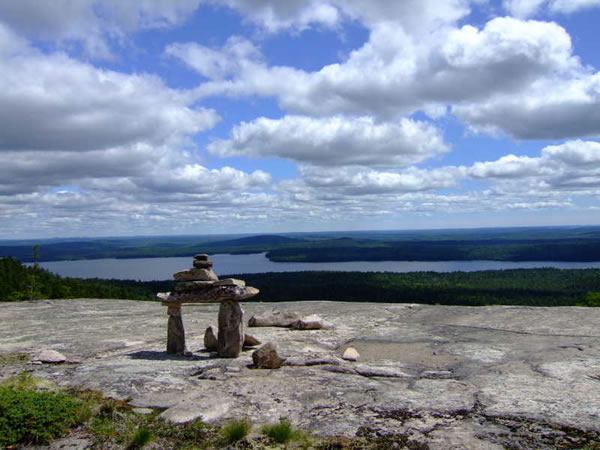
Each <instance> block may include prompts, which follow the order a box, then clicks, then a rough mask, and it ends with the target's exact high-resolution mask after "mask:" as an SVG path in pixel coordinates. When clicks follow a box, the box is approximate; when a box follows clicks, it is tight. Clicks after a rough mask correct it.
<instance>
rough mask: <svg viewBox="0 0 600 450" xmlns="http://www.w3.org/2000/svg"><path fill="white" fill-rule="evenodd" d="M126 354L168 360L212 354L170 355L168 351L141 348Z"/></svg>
mask: <svg viewBox="0 0 600 450" xmlns="http://www.w3.org/2000/svg"><path fill="white" fill-rule="evenodd" d="M126 356H129V357H130V358H131V359H148V360H152V361H167V360H176V361H188V360H192V361H199V360H202V361H203V360H206V359H210V355H194V354H190V355H189V356H188V355H170V354H168V353H167V352H161V351H157V350H141V351H139V352H132V353H128V354H127V355H126Z"/></svg>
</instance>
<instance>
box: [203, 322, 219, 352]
mask: <svg viewBox="0 0 600 450" xmlns="http://www.w3.org/2000/svg"><path fill="white" fill-rule="evenodd" d="M217 344H218V341H217V332H216V330H215V327H213V326H212V325H209V327H208V328H207V329H206V331H205V332H204V348H206V350H210V351H212V352H216V351H217V346H218V345H217Z"/></svg>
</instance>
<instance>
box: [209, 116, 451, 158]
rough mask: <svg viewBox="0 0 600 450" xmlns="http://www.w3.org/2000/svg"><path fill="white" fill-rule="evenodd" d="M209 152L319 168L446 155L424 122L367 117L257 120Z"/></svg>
mask: <svg viewBox="0 0 600 450" xmlns="http://www.w3.org/2000/svg"><path fill="white" fill-rule="evenodd" d="M208 150H209V151H210V152H211V153H213V154H215V155H218V156H221V157H226V156H239V155H242V156H248V157H270V156H271V157H273V156H274V157H280V158H287V159H292V160H295V161H299V162H305V163H310V164H313V165H323V166H343V165H363V166H372V167H381V166H388V165H392V166H407V165H409V164H413V163H417V162H420V161H423V160H425V159H428V158H431V157H432V156H435V155H438V154H441V153H444V152H446V151H448V150H449V148H448V146H447V145H446V144H445V143H444V141H443V137H442V135H441V133H440V132H439V130H437V129H436V128H435V127H434V126H433V125H431V124H429V123H427V122H420V121H414V120H410V119H401V120H399V121H397V122H385V123H377V122H375V121H374V120H373V119H372V118H371V117H357V118H355V117H342V116H334V117H329V118H311V117H305V116H285V117H283V118H282V119H278V120H274V119H267V118H264V117H261V118H259V119H256V120H255V121H253V122H249V123H245V122H244V123H242V124H240V125H238V126H236V127H235V128H234V129H233V130H232V132H231V137H230V139H228V140H217V141H215V142H213V143H211V144H210V145H209V146H208Z"/></svg>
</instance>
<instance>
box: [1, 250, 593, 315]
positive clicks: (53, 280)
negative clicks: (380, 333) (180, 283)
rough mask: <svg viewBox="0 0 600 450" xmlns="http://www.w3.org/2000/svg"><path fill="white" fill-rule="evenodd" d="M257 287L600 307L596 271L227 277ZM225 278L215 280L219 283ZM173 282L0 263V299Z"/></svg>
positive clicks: (345, 296)
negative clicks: (63, 272) (87, 275)
mask: <svg viewBox="0 0 600 450" xmlns="http://www.w3.org/2000/svg"><path fill="white" fill-rule="evenodd" d="M231 276H233V277H236V278H241V279H244V280H245V281H246V283H247V284H248V285H251V286H254V287H256V288H258V289H260V294H259V295H258V296H257V297H255V298H254V299H253V300H251V301H262V302H278V301H302V300H333V301H336V300H337V301H349V302H396V303H426V304H441V305H470V306H482V305H527V306H576V305H579V306H600V269H579V270H570V269H515V270H489V271H481V272H452V273H440V272H410V273H390V272H367V273H365V272H282V273H260V274H240V275H231ZM224 277H225V276H223V277H221V278H224ZM174 284H175V282H174V281H172V280H166V281H143V282H142V281H134V280H101V279H80V278H67V277H60V276H58V275H55V274H52V273H50V272H48V271H47V270H45V269H42V268H41V267H39V266H38V265H37V264H33V265H31V266H25V265H23V264H21V263H20V262H19V261H17V260H15V259H13V258H1V259H0V301H21V300H30V299H58V298H109V299H110V298H113V299H131V300H156V293H157V292H166V291H171V290H173V288H174Z"/></svg>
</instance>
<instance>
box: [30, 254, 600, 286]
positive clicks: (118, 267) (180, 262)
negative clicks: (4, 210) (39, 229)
mask: <svg viewBox="0 0 600 450" xmlns="http://www.w3.org/2000/svg"><path fill="white" fill-rule="evenodd" d="M210 259H212V260H213V262H214V271H215V272H216V274H217V275H219V276H220V275H227V274H241V273H263V272H299V271H303V270H335V271H343V272H355V271H356V272H423V271H434V272H456V271H462V272H473V271H476V270H500V269H532V268H536V267H555V268H559V269H588V268H596V269H598V268H600V262H585V263H573V262H550V261H542V262H536V261H526V262H509V261H350V262H327V263H278V262H272V261H269V260H268V259H267V258H266V257H265V254H264V253H257V254H253V255H211V257H210ZM191 263H192V257H191V256H185V257H177V258H136V259H88V260H81V261H48V262H42V263H40V266H42V267H44V268H45V269H48V270H49V271H50V272H54V273H57V274H58V275H62V276H66V277H76V278H115V279H122V280H141V281H152V280H169V279H171V278H172V277H173V274H174V273H175V272H179V271H180V270H185V269H187V268H189V267H191Z"/></svg>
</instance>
